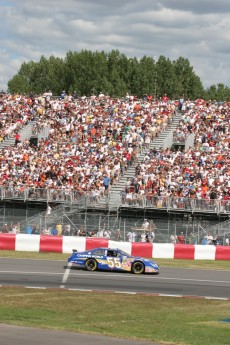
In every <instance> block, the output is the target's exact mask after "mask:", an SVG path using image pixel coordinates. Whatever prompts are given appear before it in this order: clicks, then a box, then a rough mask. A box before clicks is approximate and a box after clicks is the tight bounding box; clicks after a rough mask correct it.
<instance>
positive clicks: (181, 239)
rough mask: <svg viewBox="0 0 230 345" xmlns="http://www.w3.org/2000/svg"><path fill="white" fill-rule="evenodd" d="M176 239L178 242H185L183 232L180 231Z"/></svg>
mask: <svg viewBox="0 0 230 345" xmlns="http://www.w3.org/2000/svg"><path fill="white" fill-rule="evenodd" d="M177 241H178V243H179V244H185V236H184V233H183V232H181V233H180V235H179V236H177Z"/></svg>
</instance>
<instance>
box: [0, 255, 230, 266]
mask: <svg viewBox="0 0 230 345" xmlns="http://www.w3.org/2000/svg"><path fill="white" fill-rule="evenodd" d="M69 256H70V254H57V253H45V252H44V253H32V252H14V251H6V250H0V257H4V258H29V259H40V260H42V259H44V260H64V261H66V260H67V258H68V257H69ZM154 260H155V261H156V262H157V263H158V264H159V265H160V266H167V267H181V268H182V267H185V268H200V269H201V268H203V269H217V270H230V261H227V260H225V261H224V260H223V261H221V260H220V261H213V260H174V259H154Z"/></svg>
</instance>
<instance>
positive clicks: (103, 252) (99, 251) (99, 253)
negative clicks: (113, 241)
mask: <svg viewBox="0 0 230 345" xmlns="http://www.w3.org/2000/svg"><path fill="white" fill-rule="evenodd" d="M93 255H100V256H101V255H105V250H103V249H98V250H95V251H94V252H93Z"/></svg>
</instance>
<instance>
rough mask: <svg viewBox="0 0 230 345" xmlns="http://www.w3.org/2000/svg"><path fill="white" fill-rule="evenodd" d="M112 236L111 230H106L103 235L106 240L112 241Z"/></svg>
mask: <svg viewBox="0 0 230 345" xmlns="http://www.w3.org/2000/svg"><path fill="white" fill-rule="evenodd" d="M110 236H111V232H110V231H109V230H105V231H104V234H103V237H104V238H107V239H108V240H109V239H110Z"/></svg>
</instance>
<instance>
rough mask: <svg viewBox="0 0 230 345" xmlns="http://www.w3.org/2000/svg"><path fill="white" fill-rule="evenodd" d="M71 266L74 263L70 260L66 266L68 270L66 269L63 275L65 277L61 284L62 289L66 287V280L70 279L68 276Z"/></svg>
mask: <svg viewBox="0 0 230 345" xmlns="http://www.w3.org/2000/svg"><path fill="white" fill-rule="evenodd" d="M71 266H72V263H71V262H69V263H68V265H67V267H66V270H65V273H64V275H63V278H62V285H61V286H60V288H61V289H64V288H65V284H66V282H67V280H68V277H69V274H70V269H71Z"/></svg>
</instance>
